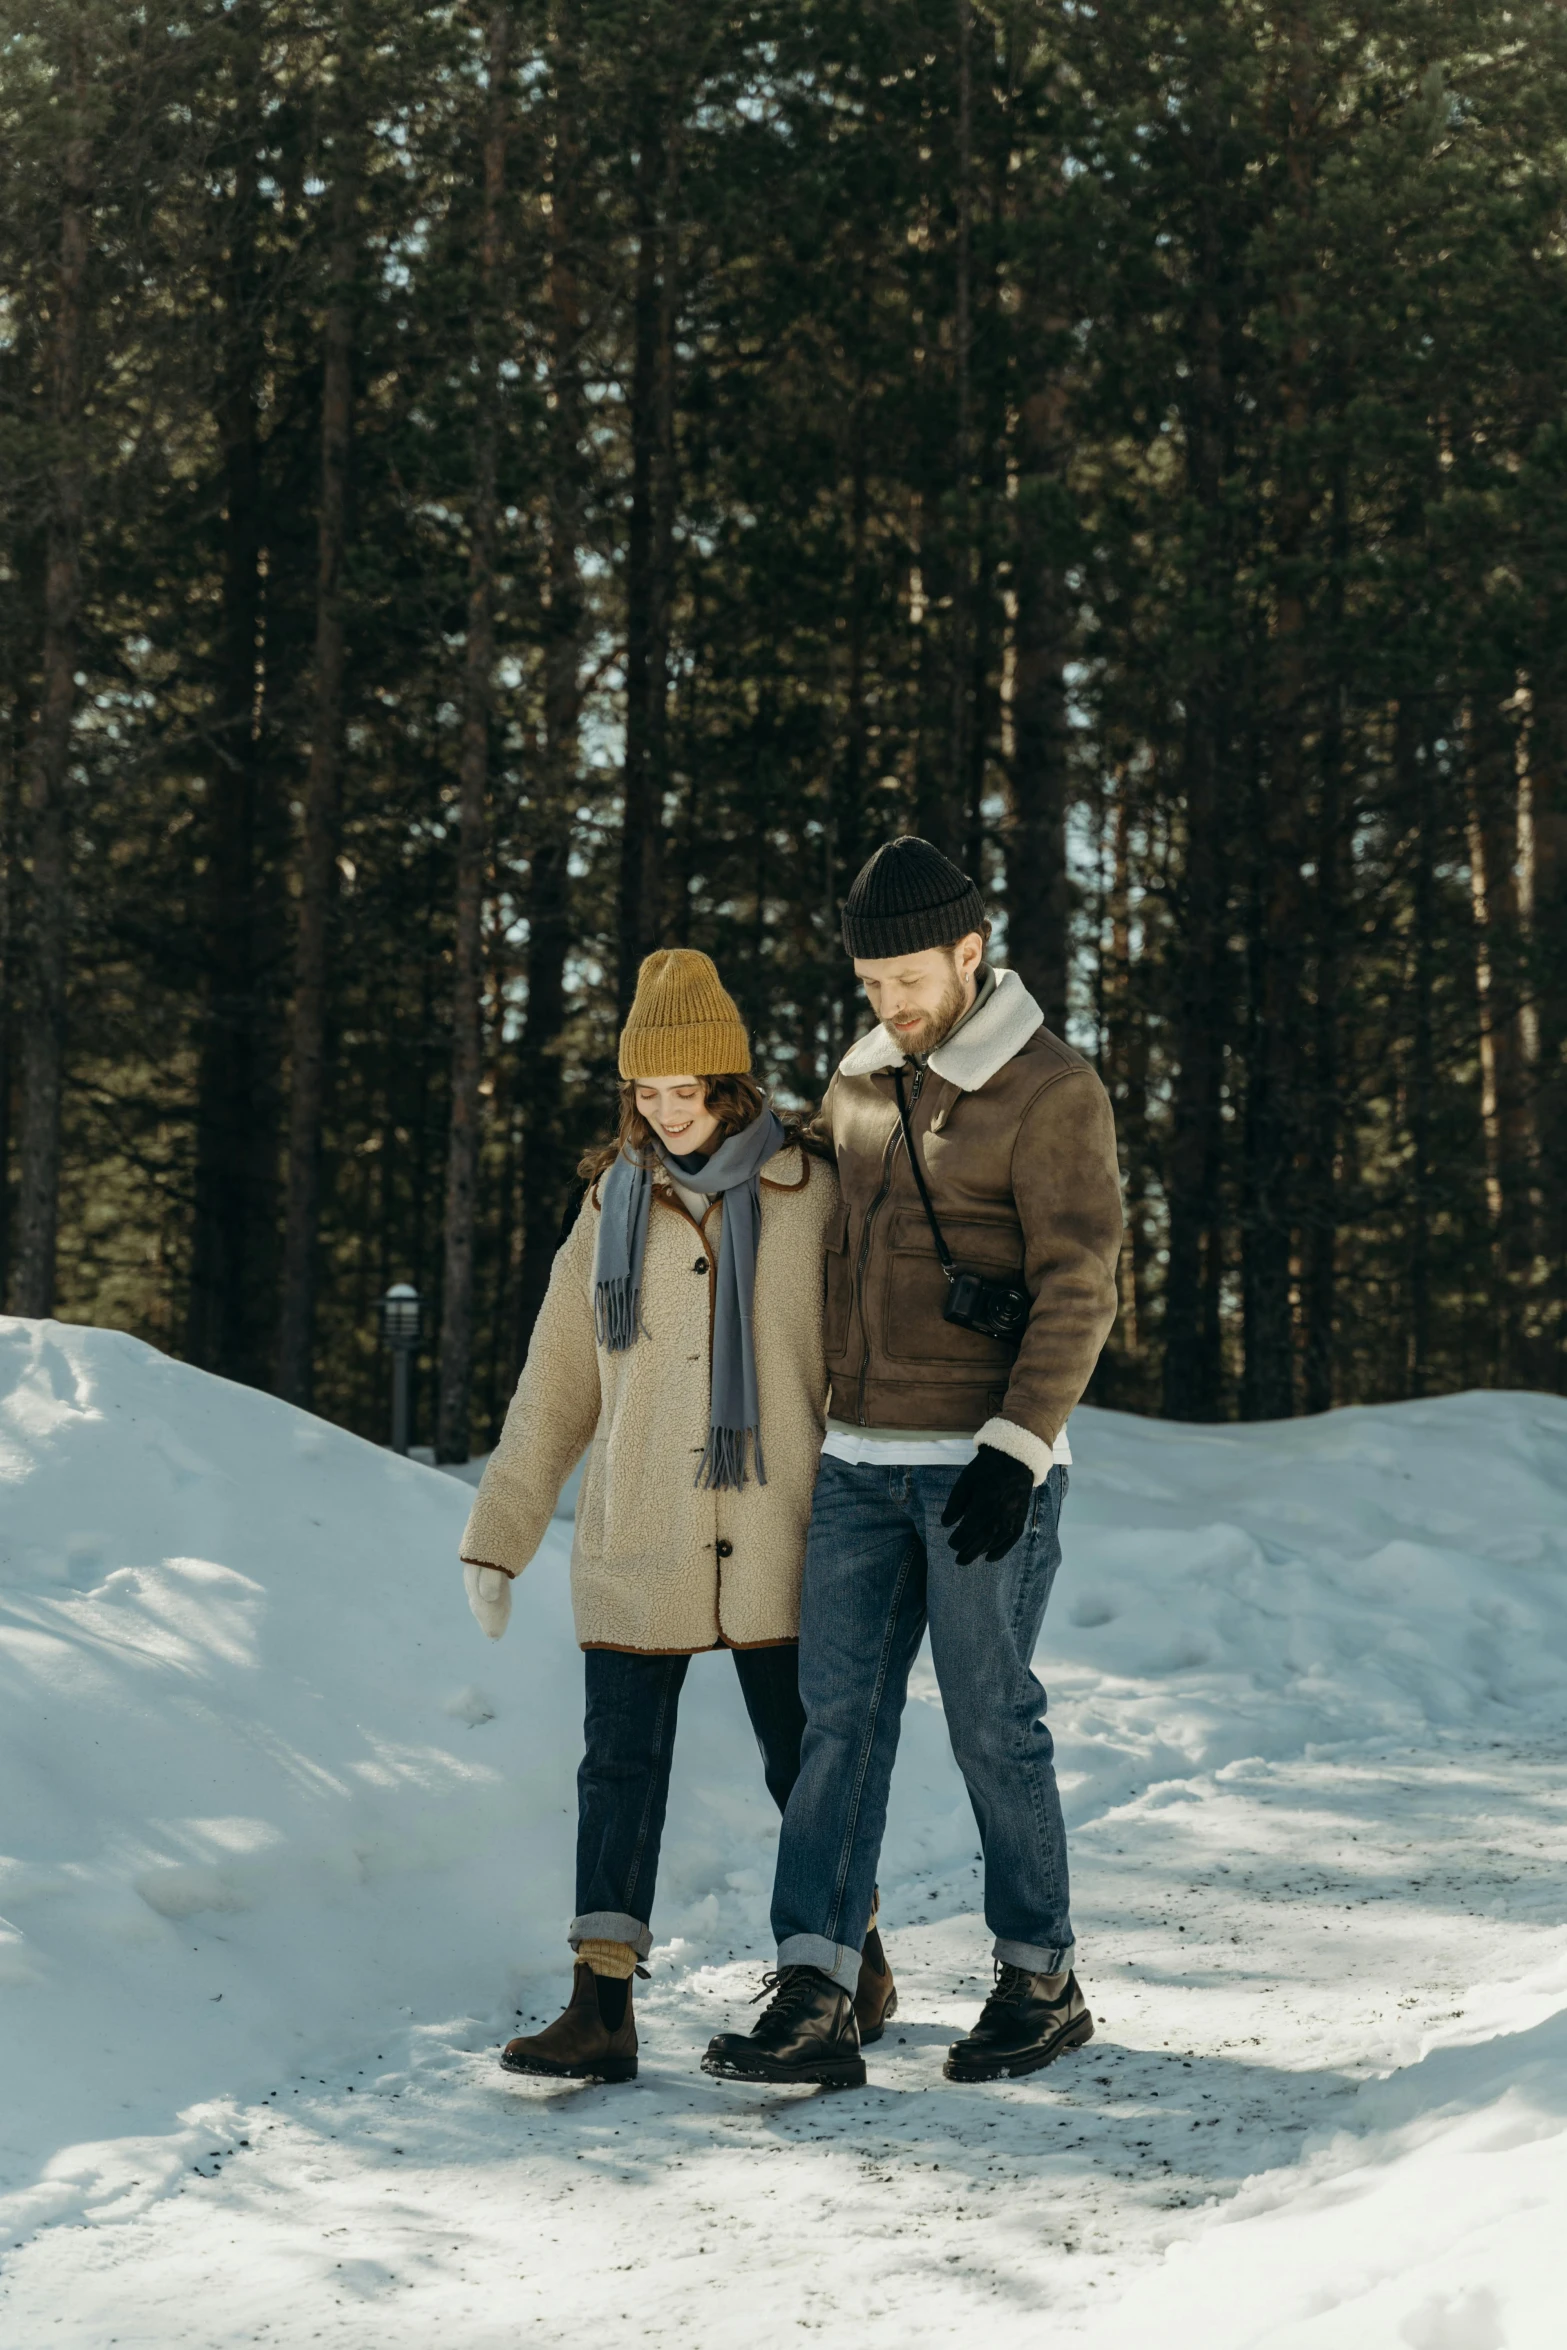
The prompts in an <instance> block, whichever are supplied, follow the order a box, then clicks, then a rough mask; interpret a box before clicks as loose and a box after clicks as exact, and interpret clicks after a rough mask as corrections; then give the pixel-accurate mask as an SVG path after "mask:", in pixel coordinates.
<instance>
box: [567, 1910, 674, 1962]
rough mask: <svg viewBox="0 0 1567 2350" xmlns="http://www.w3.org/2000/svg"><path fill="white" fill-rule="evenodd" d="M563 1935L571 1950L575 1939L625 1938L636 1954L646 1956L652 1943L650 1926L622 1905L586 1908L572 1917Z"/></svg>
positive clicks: (586, 1940) (588, 1940)
mask: <svg viewBox="0 0 1567 2350" xmlns="http://www.w3.org/2000/svg"><path fill="white" fill-rule="evenodd" d="M566 1939H567V1941H568V1942H569V1943H570V1944H571V1947H572V1949H573V1950H575V1949H576V1947H577V1944H578V1943H579V1942H629V1943H630V1945H631V1947H632V1949H633V1950H634V1951H635V1952H636V1954H637V1956H638V1958H646V1956H647V1954H648V1952H649V1951H650V1950H651V1949H652V1947H653V1932H652V1928H651V1927H650V1926H645V1925H644V1924H643V1923H642V1920H641V1919H640V1918H632V1917H627V1915H626V1913H625V1911H624V1910H623V1909H590V1910H589V1911H588V1914H587V1916H586V1917H582V1918H573V1919H572V1921H571V1924H570V1925H569V1926H568V1927H567V1928H566Z"/></svg>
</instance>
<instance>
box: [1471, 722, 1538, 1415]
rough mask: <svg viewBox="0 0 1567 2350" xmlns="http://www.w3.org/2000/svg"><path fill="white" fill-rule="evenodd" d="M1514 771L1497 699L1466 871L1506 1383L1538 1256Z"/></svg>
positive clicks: (1523, 1345) (1523, 1352)
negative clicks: (1472, 933)
mask: <svg viewBox="0 0 1567 2350" xmlns="http://www.w3.org/2000/svg"><path fill="white" fill-rule="evenodd" d="M1518 851H1519V805H1518V766H1517V756H1516V750H1515V745H1514V741H1513V735H1512V730H1511V728H1510V726H1509V725H1508V723H1507V720H1506V718H1505V717H1504V715H1503V713H1502V711H1501V709H1500V708H1499V707H1498V706H1497V703H1496V700H1495V697H1494V696H1493V695H1490V694H1482V695H1480V696H1478V697H1477V698H1476V700H1475V701H1474V703H1473V704H1472V705H1471V710H1470V723H1469V870H1470V883H1471V896H1472V901H1473V906H1474V920H1475V976H1476V983H1477V988H1478V994H1479V1002H1480V1068H1481V1088H1482V1104H1481V1108H1482V1117H1483V1122H1484V1127H1485V1142H1486V1161H1487V1182H1486V1190H1487V1197H1488V1200H1489V1203H1490V1210H1491V1225H1492V1231H1493V1234H1494V1236H1495V1256H1496V1271H1495V1298H1496V1361H1495V1369H1496V1373H1497V1375H1498V1376H1499V1377H1500V1379H1501V1381H1502V1382H1503V1384H1504V1385H1507V1386H1527V1385H1528V1384H1530V1355H1531V1351H1532V1350H1531V1345H1530V1310H1531V1307H1532V1304H1533V1298H1532V1295H1531V1292H1532V1286H1533V1272H1534V1259H1535V1203H1534V1162H1535V1148H1534V1100H1533V1071H1532V1068H1531V1052H1530V1045H1531V1043H1532V1037H1531V1035H1530V1033H1529V1030H1530V1023H1529V1021H1528V1019H1527V1017H1526V1004H1525V998H1524V986H1523V982H1524V969H1525V956H1524V932H1523V920H1524V917H1523V907H1522V905H1521V903H1520V891H1519V853H1518Z"/></svg>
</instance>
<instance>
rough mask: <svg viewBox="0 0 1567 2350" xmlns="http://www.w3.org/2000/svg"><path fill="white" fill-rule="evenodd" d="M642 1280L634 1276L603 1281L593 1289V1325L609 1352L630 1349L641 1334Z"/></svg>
mask: <svg viewBox="0 0 1567 2350" xmlns="http://www.w3.org/2000/svg"><path fill="white" fill-rule="evenodd" d="M639 1288H640V1283H639V1282H638V1281H637V1280H635V1279H634V1278H633V1277H631V1276H630V1275H622V1276H621V1278H620V1279H619V1280H616V1281H601V1282H599V1283H598V1285H597V1287H596V1288H595V1289H594V1292H593V1327H594V1329H595V1331H596V1332H597V1333H598V1342H599V1344H600V1346H601V1347H603V1349H604V1351H605V1353H606V1354H612V1355H623V1354H627V1353H629V1352H630V1350H631V1348H632V1347H634V1346H635V1345H636V1343H637V1339H638V1336H639V1335H640V1330H641V1322H642V1316H641V1313H640V1311H639V1305H640V1300H639V1296H638V1291H639Z"/></svg>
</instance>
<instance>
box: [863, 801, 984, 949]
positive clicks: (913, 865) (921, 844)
mask: <svg viewBox="0 0 1567 2350" xmlns="http://www.w3.org/2000/svg"><path fill="white" fill-rule="evenodd" d="M971 930H977V931H978V932H979V933H980V935H981V937H983V936H984V931H985V905H984V900H983V899H982V898H981V896H980V894H979V891H978V889H977V888H976V887H975V885H974V883H973V882H972V881H970V879H969V877H968V875H967V874H966V873H965V872H964V871H963V870H962V868H961V867H960V866H957V865H954V864H953V862H952V859H951V858H950V857H944V856H943V855H942V853H941V851H940V849H936V848H932V847H931V844H930V842H929V841H928V840H919V839H917V838H916V837H915V835H914V834H913V833H911V832H906V833H903V834H902V835H901V836H900V837H899V838H898V839H897V840H888V841H883V842H882V845H881V847H880V848H879V849H878V850H877V851H876V853H875V855H874V856H873V857H870V858H868V859H867V860H866V862H865V863H864V864H863V865H862V866H861V867H860V870H859V872H858V873H857V874H856V875H855V878H854V885H853V887H852V888H851V890H850V891H849V894H848V896H847V897H846V898H845V899H844V901H843V943H844V945H845V946H846V947H847V949H848V951H849V953H850V954H851V955H863V956H865V957H866V959H867V960H868V961H878V960H880V958H881V957H883V956H884V955H917V954H919V953H920V952H921V950H922V949H923V948H925V947H951V946H956V945H957V943H958V940H959V939H960V938H967V936H968V934H969V932H970V931H971Z"/></svg>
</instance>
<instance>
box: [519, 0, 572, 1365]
mask: <svg viewBox="0 0 1567 2350" xmlns="http://www.w3.org/2000/svg"><path fill="white" fill-rule="evenodd" d="M581 41H582V25H581V9H580V5H579V0H562V5H561V6H560V7H559V9H558V11H557V15H556V23H555V27H554V36H553V48H554V53H555V149H554V165H553V169H552V171H551V174H550V277H549V296H550V336H551V350H550V368H551V390H552V391H553V393H554V408H553V412H552V422H551V466H550V525H549V551H548V558H547V561H548V580H549V611H548V614H547V616H546V628H545V640H544V744H543V758H542V761H541V763H540V766H541V772H540V775H539V788H538V791H537V794H536V795H535V802H534V817H533V825H532V830H531V836H530V873H529V882H528V1013H527V1021H526V1024H525V1026H524V1029H523V1034H522V1048H521V1052H520V1054H519V1069H518V1098H519V1104H520V1107H521V1112H522V1228H523V1244H522V1261H521V1265H520V1268H519V1275H518V1294H517V1357H518V1360H519V1362H520V1361H521V1360H522V1359H523V1357H525V1356H526V1354H527V1351H528V1341H529V1339H530V1338H531V1337H532V1335H533V1325H534V1323H535V1322H536V1321H537V1319H538V1312H539V1308H540V1306H541V1305H542V1304H543V1303H544V1293H545V1291H546V1289H547V1288H548V1287H549V1279H550V1269H551V1267H552V1266H553V1264H554V1262H555V1249H556V1244H557V1240H558V1236H559V1227H560V1218H561V1211H562V1208H563V1205H564V1202H565V1199H566V1193H567V1185H568V1183H569V1181H570V1170H569V1167H568V1166H567V1164H566V1163H565V1161H566V1156H567V1154H566V1153H565V1151H564V1149H563V1141H564V1137H563V1132H562V1123H563V1122H562V1117H561V1091H562V1088H561V1064H560V1038H561V1031H562V1029H563V1028H564V1026H565V1022H566V957H567V955H568V953H569V952H570V948H571V938H572V903H571V872H570V856H571V821H572V812H573V810H574V808H575V806H576V798H577V791H578V786H579V781H580V777H579V772H578V755H579V746H578V739H577V729H578V721H579V717H580V713H581V707H582V655H583V638H584V629H585V613H584V608H583V594H582V578H581V559H580V548H581V543H582V506H583V482H582V426H583V417H582V374H581V361H580V345H581V338H582V300H581V289H580V285H579V274H578V273H579V256H578V251H577V215H578V176H579V173H580V170H581V161H582V156H581V145H580V135H581V103H582V90H581V74H580V66H581Z"/></svg>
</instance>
